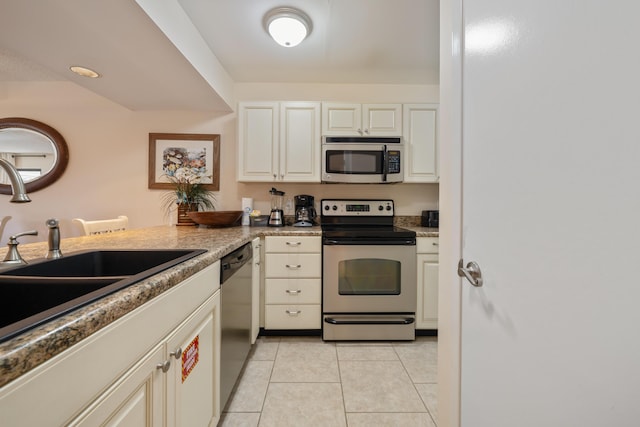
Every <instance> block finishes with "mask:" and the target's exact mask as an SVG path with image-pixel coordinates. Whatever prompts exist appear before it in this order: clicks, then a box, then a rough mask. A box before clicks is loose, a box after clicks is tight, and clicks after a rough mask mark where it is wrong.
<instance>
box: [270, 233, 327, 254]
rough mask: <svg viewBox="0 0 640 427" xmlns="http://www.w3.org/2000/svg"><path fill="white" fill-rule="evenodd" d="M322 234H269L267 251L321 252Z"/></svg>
mask: <svg viewBox="0 0 640 427" xmlns="http://www.w3.org/2000/svg"><path fill="white" fill-rule="evenodd" d="M321 249H322V241H321V239H320V236H267V237H266V238H265V252H289V253H311V252H315V253H320V252H321Z"/></svg>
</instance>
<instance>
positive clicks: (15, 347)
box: [0, 224, 438, 387]
mask: <svg viewBox="0 0 640 427" xmlns="http://www.w3.org/2000/svg"><path fill="white" fill-rule="evenodd" d="M402 226H404V227H406V228H409V229H412V230H414V231H416V233H417V236H418V237H437V236H438V230H437V229H432V228H425V227H416V226H411V225H405V224H402ZM321 234H322V231H321V228H320V227H319V226H314V227H305V228H300V227H230V228H203V227H188V226H187V227H177V226H158V227H149V228H142V229H131V230H127V231H122V232H117V233H109V234H102V235H97V236H84V237H74V238H69V239H63V240H62V242H61V245H60V249H61V251H62V253H63V254H67V255H68V254H71V253H73V252H77V251H83V250H89V249H206V250H207V252H206V253H204V254H202V255H199V256H197V257H195V258H192V259H190V260H188V261H186V262H184V263H181V264H179V265H177V266H175V267H172V268H170V269H167V270H165V271H163V272H160V273H159V274H156V275H154V276H151V277H149V278H147V279H144V280H142V281H140V282H138V283H136V284H135V285H132V286H129V287H127V288H125V289H123V290H120V291H118V292H115V293H113V294H111V295H108V296H106V297H104V298H102V299H100V300H98V301H95V302H93V303H91V304H89V305H86V306H84V307H81V308H79V309H78V310H75V311H73V312H71V313H68V314H66V315H64V316H61V317H59V318H57V319H54V320H52V321H51V322H48V323H45V324H43V325H41V326H38V327H36V328H34V329H31V330H29V331H27V332H25V333H23V334H21V335H18V336H16V337H14V338H12V339H9V340H7V341H5V342H2V343H0V387H2V386H3V385H5V384H7V383H8V382H10V381H12V380H13V379H15V378H17V377H19V376H20V375H23V374H24V373H26V372H28V371H29V370H31V369H33V368H35V367H36V366H38V365H40V364H42V363H44V362H45V361H47V360H48V359H50V358H52V357H53V356H55V355H57V354H59V353H61V352H62V351H64V350H65V349H67V348H69V347H71V346H72V345H74V344H76V343H78V342H79V341H81V340H83V339H85V338H87V337H88V336H90V335H91V334H93V333H94V332H96V331H98V330H100V329H101V328H103V327H105V326H107V325H108V324H110V323H111V322H113V321H115V320H117V319H119V318H120V317H122V316H124V315H125V314H127V313H129V312H130V311H132V310H134V309H136V308H137V307H140V306H141V305H143V304H144V303H146V302H147V301H149V300H151V299H153V298H155V297H156V296H158V295H160V294H161V293H163V292H165V291H166V290H168V289H170V288H172V287H173V286H175V285H177V284H178V283H180V282H182V281H183V280H185V279H186V278H188V277H190V276H192V275H193V274H195V273H197V272H198V271H200V270H202V269H203V268H205V267H207V266H209V265H211V264H213V263H215V262H216V261H218V260H219V259H220V258H222V257H223V256H224V255H226V254H227V253H229V252H231V251H233V250H234V249H236V248H238V247H240V246H242V245H243V244H245V243H247V242H250V241H251V240H253V238H255V237H261V236H288V235H291V236H320V235H321ZM19 250H20V254H21V255H22V257H23V258H24V259H25V260H27V261H34V260H38V259H42V258H44V256H45V255H46V253H47V243H46V242H39V243H32V244H22V245H20V246H19ZM5 252H6V248H3V249H2V250H0V256H2V257H4V253H5Z"/></svg>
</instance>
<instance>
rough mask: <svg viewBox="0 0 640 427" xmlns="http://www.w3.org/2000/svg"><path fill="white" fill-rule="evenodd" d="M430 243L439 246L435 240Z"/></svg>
mask: <svg viewBox="0 0 640 427" xmlns="http://www.w3.org/2000/svg"><path fill="white" fill-rule="evenodd" d="M431 244H432V245H433V246H439V245H438V243H436V242H433V243H431Z"/></svg>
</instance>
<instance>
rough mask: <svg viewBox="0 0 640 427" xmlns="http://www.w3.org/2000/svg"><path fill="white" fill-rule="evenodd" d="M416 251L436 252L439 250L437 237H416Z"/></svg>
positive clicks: (420, 252)
mask: <svg viewBox="0 0 640 427" xmlns="http://www.w3.org/2000/svg"><path fill="white" fill-rule="evenodd" d="M416 240H417V241H416V252H417V253H419V254H437V253H438V252H439V246H438V244H439V243H438V242H439V240H440V239H439V238H438V237H418V238H417V239H416Z"/></svg>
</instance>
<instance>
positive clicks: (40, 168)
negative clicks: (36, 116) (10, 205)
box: [0, 118, 69, 194]
mask: <svg viewBox="0 0 640 427" xmlns="http://www.w3.org/2000/svg"><path fill="white" fill-rule="evenodd" d="M0 158H2V159H4V160H6V161H8V162H10V163H11V164H13V165H14V166H15V167H16V169H17V170H18V172H19V173H20V175H21V176H22V178H23V180H24V182H25V186H26V189H27V192H33V191H36V190H39V189H41V188H44V187H46V186H48V185H50V184H52V183H53V182H55V181H56V180H57V179H58V178H59V177H60V176H61V175H62V173H63V172H64V170H65V168H66V166H67V163H68V160H69V151H68V148H67V144H66V142H65V140H64V138H63V137H62V135H60V133H58V131H56V130H55V129H53V128H52V127H50V126H48V125H46V124H44V123H42V122H38V121H35V120H31V119H24V118H6V119H0ZM8 184H9V178H8V176H7V174H6V173H5V172H4V171H3V170H0V194H11V186H10V185H8Z"/></svg>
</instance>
